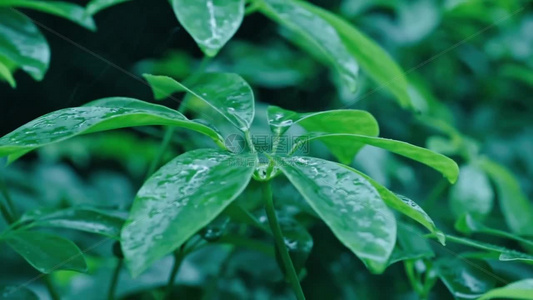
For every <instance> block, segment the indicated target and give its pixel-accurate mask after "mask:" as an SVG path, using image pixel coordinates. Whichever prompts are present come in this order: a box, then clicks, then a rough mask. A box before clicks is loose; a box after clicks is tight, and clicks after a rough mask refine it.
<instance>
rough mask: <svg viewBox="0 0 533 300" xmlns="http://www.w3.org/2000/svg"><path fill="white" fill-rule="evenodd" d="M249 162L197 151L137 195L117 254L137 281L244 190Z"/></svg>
mask: <svg viewBox="0 0 533 300" xmlns="http://www.w3.org/2000/svg"><path fill="white" fill-rule="evenodd" d="M254 161H255V160H254V157H253V156H251V155H239V156H236V155H233V154H230V153H229V152H226V151H221V150H214V149H199V150H194V151H190V152H187V153H185V154H183V155H180V156H178V157H177V158H175V159H174V160H172V161H171V162H169V163H168V164H166V165H165V166H163V167H162V168H161V169H159V170H158V171H157V172H156V173H155V174H154V175H153V176H152V177H150V178H149V179H148V180H147V181H146V182H145V183H144V185H143V186H142V188H141V189H140V190H139V192H138V193H137V196H136V198H135V201H134V203H133V207H132V209H131V212H130V215H129V218H128V220H127V221H126V224H125V225H124V228H123V230H122V235H121V238H122V249H123V252H124V256H125V258H126V262H127V264H128V267H129V269H130V270H131V273H132V274H133V275H134V276H136V275H139V274H140V273H141V272H142V271H144V270H145V269H146V268H148V267H149V266H150V265H151V264H152V263H153V262H155V261H156V260H158V259H160V258H162V257H163V256H165V255H167V254H169V253H170V252H172V251H174V250H175V249H177V248H178V247H180V246H181V245H183V243H185V241H187V240H188V239H189V238H190V237H191V236H192V235H194V234H195V233H196V232H197V231H198V230H200V229H202V228H203V227H204V226H206V225H207V224H209V223H210V222H211V221H212V220H213V219H215V218H216V217H217V215H219V214H220V213H221V212H222V211H223V210H224V208H226V207H227V206H228V205H229V204H230V203H231V202H232V201H233V200H234V199H235V198H236V197H237V196H238V195H239V194H240V193H241V192H242V191H243V190H244V189H245V188H246V186H247V184H248V182H249V181H250V178H251V177H252V173H253V170H254Z"/></svg>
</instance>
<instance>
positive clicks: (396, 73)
mask: <svg viewBox="0 0 533 300" xmlns="http://www.w3.org/2000/svg"><path fill="white" fill-rule="evenodd" d="M298 3H299V4H300V5H301V6H302V7H303V8H305V9H307V10H308V11H310V12H311V13H313V14H314V15H316V16H319V17H320V18H322V19H324V20H325V21H327V22H328V23H329V24H330V25H331V26H333V28H335V30H336V32H337V33H338V35H339V36H340V38H341V40H342V42H343V43H344V45H345V46H346V48H347V49H348V51H349V53H350V54H351V55H352V56H353V57H355V58H356V59H357V62H358V63H359V65H360V66H361V68H362V69H363V70H364V71H365V72H367V73H368V75H370V77H371V78H372V79H374V80H375V81H376V83H377V84H378V88H377V89H376V90H379V89H382V88H385V89H387V90H389V91H390V92H391V93H392V94H393V95H394V96H395V97H396V99H397V100H398V102H399V103H400V105H401V106H402V107H406V108H409V107H411V106H412V104H411V99H410V97H409V92H408V87H409V85H408V83H407V79H406V77H405V74H404V72H403V70H402V69H401V68H400V67H399V66H398V64H396V63H395V62H394V60H392V58H391V57H390V56H389V55H388V54H387V53H386V52H385V51H384V50H383V49H382V48H381V47H380V46H378V45H377V44H376V43H375V42H373V41H372V40H371V39H369V38H368V37H366V36H365V35H364V34H363V33H361V32H360V31H359V30H357V29H356V28H355V27H354V26H353V25H352V24H350V23H349V22H347V21H345V20H343V19H342V18H340V17H339V16H337V15H335V14H333V13H331V12H329V11H327V10H325V9H322V8H320V7H317V6H314V5H312V4H310V3H307V2H298Z"/></svg>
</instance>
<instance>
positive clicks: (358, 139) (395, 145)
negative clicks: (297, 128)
mask: <svg viewBox="0 0 533 300" xmlns="http://www.w3.org/2000/svg"><path fill="white" fill-rule="evenodd" d="M324 138H328V139H330V138H345V139H349V140H350V141H352V143H354V144H355V147H358V146H359V145H360V144H366V145H370V146H374V147H378V148H382V149H385V150H388V151H390V152H393V153H396V154H399V155H402V156H405V157H407V158H410V159H412V160H416V161H418V162H420V163H423V164H425V165H426V166H428V167H431V168H433V169H435V170H437V171H439V172H440V173H442V174H443V175H444V177H446V178H447V179H448V181H450V182H451V183H454V182H455V181H456V180H457V177H458V176H459V167H458V166H457V164H456V163H455V161H453V160H452V159H450V158H448V157H446V156H444V155H442V154H439V153H436V152H433V151H430V150H428V149H425V148H421V147H418V146H414V145H411V144H408V143H405V142H400V141H396V140H391V139H384V138H379V137H372V136H365V135H358V134H343V133H338V134H324V133H311V134H309V135H308V136H306V137H302V138H301V139H300V143H297V144H296V145H295V146H294V147H293V148H294V150H296V149H297V148H298V147H300V145H301V143H305V142H307V141H311V140H315V139H319V140H322V139H324Z"/></svg>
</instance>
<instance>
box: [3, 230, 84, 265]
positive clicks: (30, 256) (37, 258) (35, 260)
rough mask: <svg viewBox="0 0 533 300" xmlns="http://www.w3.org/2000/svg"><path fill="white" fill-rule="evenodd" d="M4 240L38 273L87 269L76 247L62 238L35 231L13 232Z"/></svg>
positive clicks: (81, 254)
mask: <svg viewBox="0 0 533 300" xmlns="http://www.w3.org/2000/svg"><path fill="white" fill-rule="evenodd" d="M5 239H6V240H7V243H8V244H9V246H11V248H13V250H15V251H17V253H18V254H20V255H21V256H22V257H24V259H25V260H26V261H27V262H28V263H30V265H32V266H33V267H34V268H35V269H37V270H38V271H39V272H42V273H50V272H52V271H56V270H73V271H79V272H85V271H86V269H87V265H86V263H85V258H84V257H83V253H82V252H81V251H80V249H79V248H78V246H76V244H74V243H73V242H71V241H69V240H67V239H64V238H62V237H59V236H56V235H53V234H49V233H44V232H37V231H15V232H11V233H10V234H9V235H8V236H7V237H6V238H5Z"/></svg>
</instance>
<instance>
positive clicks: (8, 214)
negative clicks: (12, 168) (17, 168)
mask: <svg viewBox="0 0 533 300" xmlns="http://www.w3.org/2000/svg"><path fill="white" fill-rule="evenodd" d="M0 193H1V194H2V196H3V197H4V198H5V199H6V204H7V205H4V204H3V203H2V202H0V210H1V213H2V216H4V218H5V219H6V222H7V223H8V224H11V223H13V222H15V220H16V219H17V212H16V209H15V205H14V204H13V200H12V199H11V196H10V195H9V191H8V190H7V186H6V184H5V182H4V179H3V178H1V179H0Z"/></svg>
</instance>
